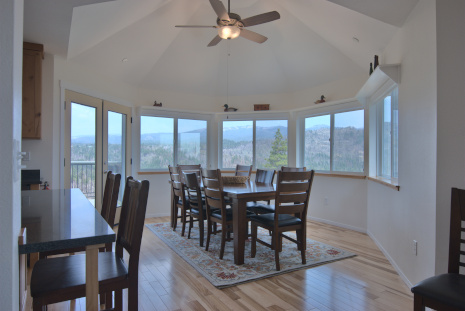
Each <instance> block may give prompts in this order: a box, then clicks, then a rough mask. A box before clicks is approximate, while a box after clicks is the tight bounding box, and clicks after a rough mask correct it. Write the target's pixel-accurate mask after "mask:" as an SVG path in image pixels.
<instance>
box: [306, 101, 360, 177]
mask: <svg viewBox="0 0 465 311" xmlns="http://www.w3.org/2000/svg"><path fill="white" fill-rule="evenodd" d="M304 165H305V167H307V169H309V170H310V169H314V170H318V171H335V172H357V173H358V172H363V171H364V111H363V110H354V111H348V112H340V113H334V114H327V115H321V116H315V117H309V118H306V119H305V135H304Z"/></svg>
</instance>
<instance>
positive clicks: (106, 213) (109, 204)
mask: <svg viewBox="0 0 465 311" xmlns="http://www.w3.org/2000/svg"><path fill="white" fill-rule="evenodd" d="M120 183H121V174H113V173H112V171H109V172H108V173H107V179H106V182H105V189H104V192H103V203H102V210H101V211H100V215H102V217H103V219H105V220H106V222H107V223H108V225H109V226H110V227H111V228H113V227H114V226H115V214H116V207H117V205H118V194H119V188H120V187H119V186H120ZM85 251H86V248H85V247H75V248H69V249H60V250H55V251H47V252H40V253H39V259H44V258H47V257H48V256H53V255H61V254H73V253H78V252H85ZM100 251H101V252H103V251H107V252H111V251H112V243H108V244H106V245H105V247H102V248H100Z"/></svg>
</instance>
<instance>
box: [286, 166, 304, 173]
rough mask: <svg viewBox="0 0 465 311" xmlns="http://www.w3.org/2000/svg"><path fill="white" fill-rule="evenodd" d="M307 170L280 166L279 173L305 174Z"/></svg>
mask: <svg viewBox="0 0 465 311" xmlns="http://www.w3.org/2000/svg"><path fill="white" fill-rule="evenodd" d="M306 170H307V168H306V167H305V166H304V167H290V166H281V171H283V172H305V171H306Z"/></svg>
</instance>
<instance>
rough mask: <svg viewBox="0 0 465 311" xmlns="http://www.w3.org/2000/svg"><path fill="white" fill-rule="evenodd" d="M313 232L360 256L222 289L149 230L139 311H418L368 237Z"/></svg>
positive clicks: (77, 306)
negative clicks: (213, 284) (211, 282)
mask: <svg viewBox="0 0 465 311" xmlns="http://www.w3.org/2000/svg"><path fill="white" fill-rule="evenodd" d="M168 221H169V217H162V218H149V219H147V220H146V223H155V222H168ZM307 232H308V237H309V238H311V239H314V240H317V241H321V242H323V243H327V244H331V245H333V246H336V247H340V248H344V249H347V250H349V251H352V252H354V253H356V254H357V255H358V256H356V257H354V258H349V259H344V260H341V261H338V262H334V263H330V264H326V265H322V266H318V267H315V268H311V269H305V270H299V271H295V272H292V273H286V274H283V275H279V276H276V277H272V278H267V279H264V280H260V281H256V282H251V283H246V284H242V285H239V286H235V287H230V288H226V289H223V290H218V289H216V288H215V287H214V286H212V285H211V284H210V283H209V282H208V281H207V280H206V279H205V278H203V277H202V276H201V275H200V274H199V273H197V271H196V270H194V269H193V268H192V267H191V266H190V265H189V264H188V263H186V262H185V261H184V260H183V259H181V258H180V257H179V256H178V255H177V254H175V253H174V252H173V251H172V250H171V249H170V248H169V247H168V246H166V245H165V244H164V243H163V242H161V241H160V240H159V239H158V238H157V237H156V236H155V235H154V234H153V233H152V232H150V230H148V229H146V228H145V229H144V235H143V239H142V249H141V255H140V268H139V273H140V277H139V310H141V311H152V310H273V311H278V310H312V311H318V310H321V311H328V310H357V311H358V310H361V311H362V310H383V311H393V310H402V311H403V310H412V309H413V298H412V297H413V296H412V294H411V292H410V289H409V288H408V287H407V286H406V285H405V283H404V282H403V281H402V280H401V279H400V277H399V276H398V274H397V273H396V271H395V270H394V268H393V267H392V266H391V264H390V263H389V261H388V260H387V259H386V258H385V257H384V255H383V254H382V253H381V251H380V250H379V249H378V247H377V246H376V245H375V243H374V242H373V241H372V240H371V239H370V238H369V237H368V236H367V235H366V234H362V233H359V232H356V231H351V230H347V229H343V228H339V227H335V226H331V225H327V224H322V223H317V222H313V221H309V222H308V229H307ZM124 299H126V298H124ZM30 300H31V299H28V303H27V307H28V309H27V310H31V309H30V306H31V301H30ZM123 304H126V302H125V301H124V302H123ZM126 308H127V307H126V306H125V310H126ZM48 310H49V311H56V310H83V311H84V310H85V299H84V298H83V299H78V300H76V301H72V302H64V303H59V304H55V305H50V306H49V308H48ZM129 311H130V310H129Z"/></svg>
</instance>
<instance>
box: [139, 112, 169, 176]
mask: <svg viewBox="0 0 465 311" xmlns="http://www.w3.org/2000/svg"><path fill="white" fill-rule="evenodd" d="M173 162H174V120H173V118H161V117H149V116H141V117H140V168H141V169H166V168H167V167H168V165H173V164H174V163H173Z"/></svg>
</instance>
